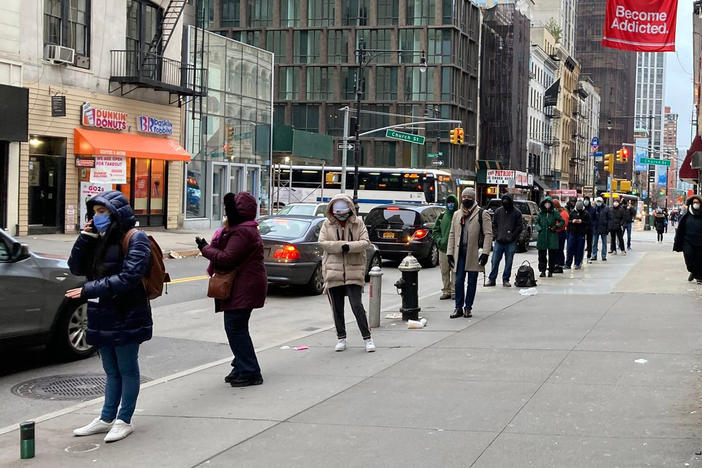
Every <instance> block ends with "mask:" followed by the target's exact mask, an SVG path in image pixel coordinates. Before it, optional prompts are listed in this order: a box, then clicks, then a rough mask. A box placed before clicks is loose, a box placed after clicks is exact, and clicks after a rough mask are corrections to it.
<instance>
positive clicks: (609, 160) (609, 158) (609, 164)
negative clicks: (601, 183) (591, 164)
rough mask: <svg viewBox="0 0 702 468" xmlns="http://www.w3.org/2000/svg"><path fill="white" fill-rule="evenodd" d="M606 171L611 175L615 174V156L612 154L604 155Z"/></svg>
mask: <svg viewBox="0 0 702 468" xmlns="http://www.w3.org/2000/svg"><path fill="white" fill-rule="evenodd" d="M604 170H605V172H609V173H610V174H612V173H613V172H614V155H613V154H612V153H609V154H605V155H604Z"/></svg>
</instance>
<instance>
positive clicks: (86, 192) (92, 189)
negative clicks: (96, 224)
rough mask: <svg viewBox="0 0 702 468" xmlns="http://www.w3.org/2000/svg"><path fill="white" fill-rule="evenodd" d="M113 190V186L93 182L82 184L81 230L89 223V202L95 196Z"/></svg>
mask: <svg viewBox="0 0 702 468" xmlns="http://www.w3.org/2000/svg"><path fill="white" fill-rule="evenodd" d="M109 190H112V184H95V183H92V182H81V183H80V222H79V224H80V228H81V229H83V224H85V223H86V222H87V221H88V205H87V204H86V203H87V202H88V200H90V199H91V198H93V197H94V196H95V195H97V194H99V193H102V192H106V191H109Z"/></svg>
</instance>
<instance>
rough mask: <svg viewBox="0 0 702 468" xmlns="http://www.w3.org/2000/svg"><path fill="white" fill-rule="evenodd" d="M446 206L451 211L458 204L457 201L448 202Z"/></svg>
mask: <svg viewBox="0 0 702 468" xmlns="http://www.w3.org/2000/svg"><path fill="white" fill-rule="evenodd" d="M446 208H448V209H449V210H450V211H453V210H455V209H456V204H455V203H453V202H452V203H447V204H446Z"/></svg>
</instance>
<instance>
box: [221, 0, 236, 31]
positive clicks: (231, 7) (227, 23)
mask: <svg viewBox="0 0 702 468" xmlns="http://www.w3.org/2000/svg"><path fill="white" fill-rule="evenodd" d="M221 2H222V3H221V4H220V8H221V11H220V15H221V19H220V25H221V26H222V27H225V28H226V27H230V28H238V27H239V25H240V24H241V21H240V20H241V18H240V17H239V13H240V10H239V4H240V0H221Z"/></svg>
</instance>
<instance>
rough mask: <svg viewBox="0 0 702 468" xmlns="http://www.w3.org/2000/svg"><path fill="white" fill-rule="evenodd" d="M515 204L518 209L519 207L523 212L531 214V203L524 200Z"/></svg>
mask: <svg viewBox="0 0 702 468" xmlns="http://www.w3.org/2000/svg"><path fill="white" fill-rule="evenodd" d="M514 206H516V207H517V209H519V211H521V212H522V214H525V215H530V214H531V211H529V204H528V203H524V202H521V203H519V202H517V203H515V204H514Z"/></svg>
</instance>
